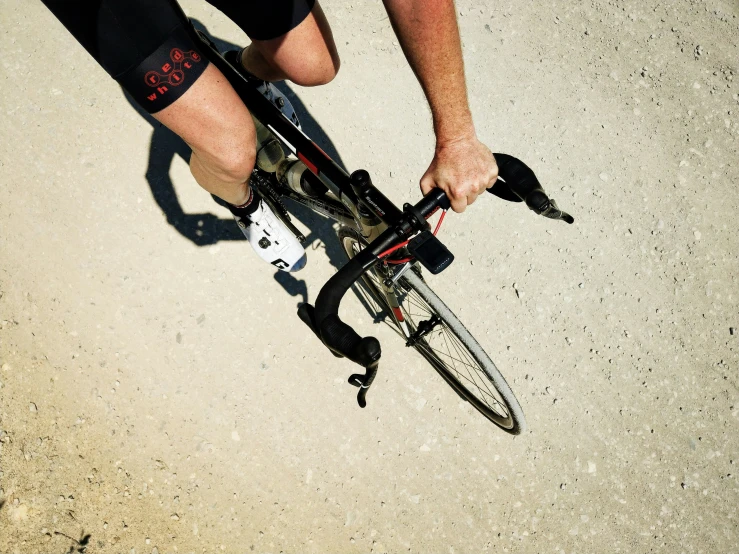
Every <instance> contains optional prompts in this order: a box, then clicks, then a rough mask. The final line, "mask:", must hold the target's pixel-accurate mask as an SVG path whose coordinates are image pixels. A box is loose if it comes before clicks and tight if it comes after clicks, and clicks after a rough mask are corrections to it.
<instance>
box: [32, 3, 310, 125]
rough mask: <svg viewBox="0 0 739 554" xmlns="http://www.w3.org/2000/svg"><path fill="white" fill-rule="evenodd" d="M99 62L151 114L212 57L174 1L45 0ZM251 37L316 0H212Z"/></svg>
mask: <svg viewBox="0 0 739 554" xmlns="http://www.w3.org/2000/svg"><path fill="white" fill-rule="evenodd" d="M42 2H43V3H44V4H45V5H46V7H47V8H49V9H50V10H51V12H52V13H53V14H54V15H55V16H56V17H57V19H59V21H61V22H62V24H63V25H64V26H65V27H66V28H67V29H68V30H69V32H71V33H72V35H74V37H75V38H76V39H77V40H78V41H79V42H80V44H82V46H84V47H85V49H86V50H87V51H88V52H89V53H90V54H91V55H92V57H93V58H95V60H97V62H98V63H99V64H100V65H101V66H102V67H103V69H105V71H107V72H108V74H109V75H110V76H111V77H113V78H114V79H115V80H116V81H118V82H119V83H120V84H121V86H122V87H123V88H124V89H125V90H126V91H127V92H128V93H129V94H130V95H131V96H133V98H134V99H135V100H136V101H137V102H138V103H139V104H141V106H142V107H143V108H144V109H146V110H147V111H148V112H149V113H154V112H158V111H159V110H162V109H164V108H166V107H167V106H169V105H170V104H172V102H174V101H175V100H177V99H178V98H179V97H180V96H182V95H183V94H184V93H185V91H186V90H187V89H188V88H189V87H190V86H192V84H193V83H194V82H195V80H196V79H197V78H198V77H199V76H200V75H201V74H202V73H203V71H205V68H206V67H207V65H208V61H207V60H206V59H205V58H203V56H202V55H201V53H200V51H199V49H198V45H197V42H196V39H193V38H192V37H191V36H190V33H189V32H188V31H187V25H188V23H187V20H186V17H185V15H184V13H183V12H182V10H181V9H180V8H179V5H177V3H176V2H174V1H172V0H42ZM207 2H208V3H209V4H211V5H213V6H215V7H216V8H218V9H219V10H221V11H222V12H223V13H224V14H226V16H228V17H229V18H230V19H231V20H232V21H233V22H234V23H236V24H237V25H238V26H239V27H241V29H243V30H244V32H245V33H246V34H247V35H248V36H249V37H250V38H251V39H252V40H269V39H272V38H277V37H279V36H282V35H284V34H285V33H287V32H288V31H291V30H292V29H294V28H295V27H297V26H298V25H299V24H300V23H301V22H302V21H303V20H304V19H305V18H306V17H307V16H308V14H309V13H310V11H311V9H313V5H314V4H315V0H207Z"/></svg>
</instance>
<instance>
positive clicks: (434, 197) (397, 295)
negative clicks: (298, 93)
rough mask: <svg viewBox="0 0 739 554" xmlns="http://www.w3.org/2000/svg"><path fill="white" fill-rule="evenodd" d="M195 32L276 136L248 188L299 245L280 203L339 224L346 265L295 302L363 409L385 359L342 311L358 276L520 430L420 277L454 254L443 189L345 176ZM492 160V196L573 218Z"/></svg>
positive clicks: (510, 397) (458, 385) (473, 400)
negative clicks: (298, 168) (294, 175)
mask: <svg viewBox="0 0 739 554" xmlns="http://www.w3.org/2000/svg"><path fill="white" fill-rule="evenodd" d="M191 31H192V33H193V35H194V36H195V37H197V38H198V39H199V41H200V43H201V45H202V48H203V53H204V54H205V56H206V57H207V58H208V59H209V61H210V62H211V63H213V64H214V65H215V66H216V67H217V68H218V69H219V70H220V71H221V72H222V73H223V74H224V75H225V76H226V78H227V79H228V80H229V81H230V83H231V84H232V86H233V88H234V89H235V90H236V92H237V94H238V95H239V96H240V97H241V99H242V100H243V102H244V104H245V105H246V106H247V108H248V110H249V111H250V112H251V114H252V116H253V117H254V119H255V121H256V124H257V125H258V135H259V130H260V129H259V125H261V126H263V128H264V129H267V130H268V131H269V133H270V134H271V136H272V137H273V138H274V139H275V140H276V141H279V143H278V144H277V146H275V144H276V143H275V142H272V139H267V142H266V143H265V142H262V143H260V146H261V149H260V150H259V152H258V156H257V167H255V169H254V173H253V174H252V178H251V181H250V184H251V186H253V187H254V188H255V189H256V190H257V192H258V193H259V194H260V195H261V196H262V198H263V199H264V201H266V202H267V203H268V204H269V205H270V207H271V208H272V210H273V212H274V213H275V215H277V216H278V217H279V218H280V219H281V220H282V221H283V222H284V223H285V224H286V225H287V226H288V228H289V229H290V230H291V231H292V232H293V233H294V234H295V235H296V236H297V237H298V239H299V240H300V241H301V242H302V241H304V240H305V237H304V236H303V235H302V233H301V232H300V231H299V230H298V229H297V228H296V227H295V226H294V225H293V224H292V223H291V221H290V214H289V212H288V210H287V208H286V206H285V204H284V202H283V200H284V199H289V200H290V201H293V202H296V203H298V204H300V205H302V206H305V207H306V208H308V209H310V210H313V211H314V212H316V213H318V214H320V215H323V216H325V217H328V218H331V219H333V220H334V221H337V222H338V223H339V224H340V228H339V230H338V239H339V241H340V243H341V246H342V248H343V250H344V252H345V253H346V254H347V258H348V262H347V264H346V265H344V266H343V267H341V268H340V269H339V271H338V272H337V273H336V274H334V276H333V277H331V278H330V279H329V280H328V281H327V282H326V283H325V284H324V285H323V287H322V288H321V290H320V292H319V294H318V297H317V298H316V302H315V306H312V305H310V304H308V303H305V304H302V305H301V306H300V308H299V309H298V317H300V319H301V320H302V321H303V322H304V323H305V324H306V325H308V327H309V328H310V329H311V330H312V331H313V332H314V333H315V335H316V336H317V337H318V338H319V340H321V342H322V343H323V344H324V345H325V346H326V347H327V348H328V349H329V351H330V352H331V353H333V354H334V356H337V357H344V358H347V359H349V360H350V361H352V362H354V363H357V364H359V365H360V366H362V367H363V368H364V369H365V373H364V374H359V373H355V374H353V375H351V376H350V377H349V383H350V384H352V385H354V386H356V387H358V388H359V391H358V393H357V402H358V404H359V406H360V407H362V408H364V407H365V406H366V395H367V392H368V391H369V388H370V386H371V385H372V382H373V381H374V378H375V375H376V373H377V369H378V365H379V361H380V357H381V348H380V343H379V341H378V340H377V339H376V338H374V337H364V338H362V337H361V336H360V335H359V334H357V332H356V331H355V330H354V329H353V328H352V327H350V326H349V325H347V324H346V323H344V322H343V321H342V320H341V318H340V317H339V315H338V313H339V305H340V303H341V300H342V298H343V297H344V295H345V294H346V292H347V291H348V290H349V289H350V288H351V287H352V286H353V285H354V284H355V283H358V282H359V281H361V285H360V286H363V287H364V289H365V291H366V292H367V293H368V294H369V295H370V297H371V298H372V299H374V301H375V303H376V304H377V306H378V309H379V310H380V311H382V312H384V313H383V314H382V315H383V316H384V318H386V319H387V320H388V321H389V323H390V325H391V327H393V328H394V329H395V331H396V332H397V334H398V335H399V336H400V337H401V338H402V339H403V340H404V341H405V345H406V346H407V347H413V348H415V350H417V351H418V352H419V353H420V354H421V355H422V356H423V357H424V358H425V359H426V360H427V361H428V362H429V363H430V365H431V366H432V367H433V368H434V369H435V370H436V371H437V372H438V373H439V374H440V375H441V377H442V378H443V379H444V380H445V381H446V382H447V383H448V384H449V385H450V386H451V387H452V389H454V390H455V391H456V392H457V394H459V396H460V397H462V398H463V399H464V400H466V401H468V402H469V403H470V404H471V405H472V406H474V407H475V408H476V409H477V410H478V411H479V412H480V413H481V414H482V415H484V416H485V417H486V418H487V419H489V420H490V421H491V422H493V423H494V424H495V425H497V426H498V427H500V428H501V429H503V430H504V431H506V432H508V433H511V434H513V435H517V434H519V433H521V432H522V431H523V430H524V429H525V426H526V423H525V419H524V415H523V411H522V410H521V406H520V404H519V402H518V400H517V399H516V397H515V396H514V394H513V392H512V391H511V389H510V387H509V386H508V384H507V383H506V380H505V378H504V377H503V375H502V374H501V373H500V372H499V371H498V369H497V367H496V366H495V364H494V363H493V361H492V360H491V359H490V357H489V356H488V355H487V354H486V353H485V351H484V350H483V349H482V347H481V346H480V345H479V344H478V342H477V341H476V340H475V338H474V337H473V336H472V335H471V334H470V333H469V331H467V329H466V328H465V327H464V325H462V323H461V322H460V321H459V320H458V319H457V317H456V316H455V315H454V313H453V312H452V311H451V310H450V309H449V308H448V307H447V306H446V305H445V304H444V302H443V301H442V300H441V299H440V298H439V297H438V296H437V295H436V293H434V291H433V290H432V289H431V287H430V286H429V285H428V284H427V283H426V280H425V279H424V277H423V272H422V268H424V269H426V270H427V271H429V272H430V273H432V274H437V273H440V272H441V271H442V270H443V269H445V268H446V267H448V266H449V264H450V263H451V262H452V261H453V259H454V256H453V255H452V254H451V253H450V252H449V250H447V248H446V247H445V246H444V245H443V244H442V243H441V242H440V241H439V239H438V238H437V237H436V235H435V233H436V231H438V228H439V226H440V224H441V220H443V216H444V213H446V210H448V209H449V207H450V204H449V200H448V199H447V197H446V195H445V194H444V192H443V191H441V190H438V189H437V190H434V191H432V192H431V193H429V194H428V195H427V196H425V197H423V198H422V199H421V200H420V201H419V202H418V203H416V204H415V205H411V204H405V205H404V206H403V209H402V210H401V209H399V208H398V207H397V206H395V205H394V204H393V203H392V202H391V201H390V200H389V199H387V198H386V197H385V196H384V195H383V194H382V193H381V192H380V191H379V190H377V189H376V188H375V187H374V185H373V184H372V181H371V178H370V176H369V174H368V173H367V172H366V171H365V170H362V169H360V170H357V171H354V172H353V173H351V175H349V174H347V173H346V172H345V171H344V170H343V169H342V168H341V167H340V166H339V165H338V164H336V163H335V162H334V161H333V160H332V159H331V158H330V157H329V156H328V155H327V154H326V153H325V152H323V150H321V149H320V148H319V147H318V146H317V145H316V144H315V143H314V142H313V141H312V140H311V139H310V138H308V137H307V136H306V135H305V134H304V133H303V132H302V130H300V129H299V128H298V127H297V126H296V125H295V124H294V123H293V122H292V121H290V120H289V119H288V118H286V117H285V116H284V115H283V114H282V113H281V111H280V110H279V108H278V107H277V106H275V105H273V104H272V103H271V102H270V101H269V100H267V99H266V98H264V97H263V96H262V95H261V94H260V93H259V92H258V91H257V90H256V89H255V88H254V87H253V85H251V84H250V83H249V82H248V81H247V80H246V79H245V78H244V77H243V76H242V75H241V74H240V73H239V71H237V69H236V68H234V67H233V66H232V65H231V64H229V62H228V61H226V60H225V58H224V57H223V56H222V55H221V53H220V52H219V51H218V49H217V48H216V46H215V44H214V43H213V42H212V41H211V39H210V38H209V37H208V36H207V35H206V34H204V33H202V32H201V31H198V30H196V29H195V28H194V27H192V29H191ZM277 147H279V152H278V151H277ZM283 148H284V149H286V150H287V151H289V152H291V153H292V154H293V155H294V156H295V158H294V162H293V161H291V160H292V159H290V158H287V160H288V161H289V162H290V163H297V162H298V161H300V162H302V163H303V164H304V165H305V167H306V168H307V170H308V173H306V174H305V180H303V178H302V177H301V179H300V181H299V182H298V186H296V184H295V183H294V182H293V183H292V186H291V185H290V183H288V180H287V178H286V177H285V173H284V172H282V171H280V169H279V168H280V167H284V164H282V165H280V164H281V163H282V162H281V161H278V162H275V160H281V158H280V155H281V154H282V157H284V156H285V154H284V151H283ZM260 156H261V160H262V162H263V163H260ZM494 156H495V158H496V160H497V162H498V167H499V173H500V177H499V179H498V181H497V182H496V183H495V185H494V186H493V187H492V188H491V189H489V190H490V192H492V193H493V194H494V195H496V196H498V197H500V198H502V199H505V200H509V201H513V202H521V201H524V202H526V204H527V205H528V207H529V208H530V209H531V210H533V211H534V212H535V213H538V214H540V215H543V216H545V217H548V218H551V219H562V220H564V221H566V222H567V223H572V222H573V218H572V217H571V216H570V215H568V214H566V213H565V212H563V211H561V210H560V209H559V208H558V207H557V205H556V203H555V202H554V201H553V200H551V199H549V197H548V196H547V195H546V193H545V192H544V190H543V188H542V187H541V185H540V184H539V181H538V180H537V178H536V176H535V175H534V173H533V171H531V169H529V168H528V167H527V166H526V165H525V164H524V163H523V162H521V161H520V160H517V159H516V158H513V157H512V156H508V155H505V154H494ZM265 167H266V169H274V171H268V170H266V169H265ZM439 209H441V210H443V211H442V214H441V218H440V221H439V223H438V224H437V227H436V231H435V232H434V233H431V231H430V226H429V224H428V222H427V219H428V218H429V217H431V215H433V214H434V213H435V212H436V211H437V210H439Z"/></svg>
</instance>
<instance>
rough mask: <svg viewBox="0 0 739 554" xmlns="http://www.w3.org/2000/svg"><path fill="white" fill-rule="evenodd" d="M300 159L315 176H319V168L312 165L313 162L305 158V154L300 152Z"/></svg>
mask: <svg viewBox="0 0 739 554" xmlns="http://www.w3.org/2000/svg"><path fill="white" fill-rule="evenodd" d="M298 158H299V159H300V161H301V162H303V163H304V164H305V165H306V167H307V168H308V169H310V170H311V171H312V172H313V175H316V176H318V168H317V167H316V166H315V165H314V164H313V163H311V161H310V160H309V159H308V158H306V157H305V156H303V154H301V153H300V152H298Z"/></svg>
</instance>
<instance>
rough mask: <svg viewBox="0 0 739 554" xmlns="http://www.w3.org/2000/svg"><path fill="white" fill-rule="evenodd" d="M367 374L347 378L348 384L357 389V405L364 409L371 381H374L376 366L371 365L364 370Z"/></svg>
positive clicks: (357, 374) (355, 374) (356, 374)
mask: <svg viewBox="0 0 739 554" xmlns="http://www.w3.org/2000/svg"><path fill="white" fill-rule="evenodd" d="M365 369H366V370H367V372H366V373H365V374H364V375H362V374H361V373H354V374H352V375H351V376H350V377H349V384H350V385H354V386H355V387H359V392H358V393H357V404H359V407H360V408H364V407H365V406H366V405H367V398H366V397H367V392H368V391H369V388H370V385H372V381H374V380H375V376H376V375H377V364H372V365H370V366H368V367H366V368H365Z"/></svg>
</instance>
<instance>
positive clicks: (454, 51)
mask: <svg viewBox="0 0 739 554" xmlns="http://www.w3.org/2000/svg"><path fill="white" fill-rule="evenodd" d="M42 1H43V3H44V4H45V5H46V6H47V7H48V8H49V9H50V10H51V11H52V13H53V14H54V15H55V16H56V17H57V18H58V19H59V20H60V21H61V22H62V23H63V24H64V26H65V27H67V29H68V30H69V31H70V32H71V33H72V34H73V35H74V37H75V38H76V39H77V40H78V41H79V42H80V43H81V44H82V46H84V47H85V49H86V50H87V51H88V52H89V53H90V54H91V55H92V56H93V57H94V58H95V60H97V62H98V63H99V64H100V65H101V66H102V67H103V68H104V69H105V70H106V71H107V72H108V74H110V76H111V77H113V78H114V79H115V80H117V81H118V83H120V85H121V86H122V87H123V88H124V89H125V90H126V91H127V92H128V93H129V94H130V95H131V96H132V97H133V98H134V99H135V100H136V101H137V102H138V103H139V104H140V105H141V106H142V107H143V108H144V109H145V110H146V111H148V112H149V113H151V114H152V116H153V117H154V118H155V119H157V120H158V121H159V122H161V123H162V124H164V125H166V126H167V127H168V128H169V129H171V130H172V131H173V132H175V133H176V134H177V135H179V136H180V137H181V138H182V139H183V140H184V141H185V142H186V143H187V144H188V145H189V146H190V148H191V149H192V156H191V158H190V170H191V171H192V174H193V176H194V178H195V180H196V181H197V182H198V183H199V184H200V186H202V187H203V188H204V189H205V190H206V191H208V192H210V193H211V194H214V195H215V196H218V197H219V198H221V199H222V200H224V201H225V202H226V203H227V204H228V206H229V209H230V210H231V212H232V213H233V215H234V217H235V218H236V219H237V221H242V222H243V223H244V224H245V225H244V226H242V229H243V231H244V234H245V236H246V238H247V239H248V240H249V243H250V244H251V245H252V247H253V248H254V250H255V251H256V252H257V254H258V255H259V256H260V257H261V258H263V259H265V260H266V261H268V262H270V263H273V264H275V265H276V266H277V267H279V268H280V269H283V270H287V271H296V270H298V269H300V268H302V267H303V266H304V265H305V259H306V258H305V252H304V250H303V248H302V246H301V245H300V243H299V242H298V241H297V239H295V237H294V236H293V235H292V233H290V232H289V230H288V229H287V228H286V227H285V226H284V225H283V224H282V222H281V221H280V220H279V219H277V218H276V217H275V216H274V214H272V213H271V211H270V209H269V207H268V206H267V205H266V203H264V202H262V201H261V200H260V199H259V198H257V197H256V195H255V194H253V192H252V190H251V188H250V187H249V177H250V175H251V173H252V170H253V169H254V163H255V154H256V133H255V128H254V123H253V121H252V119H251V117H250V115H249V112H248V111H247V109H246V107H245V106H244V105H243V103H242V102H241V100H240V99H239V97H238V95H237V94H236V92H235V91H234V90H233V88H232V87H231V85H230V84H229V83H228V81H227V80H226V78H225V77H224V76H223V74H222V73H221V72H220V71H219V70H218V69H217V68H216V67H215V66H214V65H212V64H209V63H208V61H207V60H206V59H205V58H204V57H203V56H202V55H201V53H200V51H199V50H198V45H197V39H194V38H193V37H192V36H191V35H190V34H189V32H188V24H187V21H186V18H185V16H184V14H183V13H182V10H181V9H180V8H179V6H178V5H177V4H176V2H174V1H173V0H42ZM207 1H208V3H210V4H211V5H213V6H215V7H216V8H218V9H219V10H221V11H222V12H223V13H224V14H225V15H226V16H228V17H229V18H230V19H232V20H233V21H234V22H235V23H236V24H237V25H238V26H239V27H241V29H243V30H244V32H245V33H246V34H247V35H248V36H249V38H250V39H251V43H250V44H249V46H248V47H246V48H243V49H242V50H239V51H232V52H228V53H227V54H226V55H227V57H230V60H229V61H231V62H232V63H234V65H236V66H237V67H239V68H241V69H242V71H243V73H244V75H246V76H248V78H249V79H250V80H252V81H253V82H254V83H255V85H256V86H257V87H258V88H259V89H260V90H261V92H262V93H263V94H265V96H267V97H268V98H270V99H271V100H273V101H276V103H277V105H279V106H281V109H282V110H283V113H285V114H286V115H287V116H288V117H291V116H293V115H294V112H293V111H292V108H291V106H290V105H289V102H287V99H285V98H284V96H282V94H281V93H280V92H279V91H278V90H277V89H276V88H275V87H274V86H273V85H271V84H270V83H271V82H273V81H279V80H284V79H288V80H290V81H292V82H294V83H296V84H298V85H301V86H316V85H322V84H326V83H328V82H330V81H331V80H332V79H333V78H334V77H335V76H336V73H337V71H338V70H339V55H338V53H337V50H336V45H335V44H334V40H333V37H332V34H331V29H330V27H329V24H328V21H327V20H326V17H325V15H324V13H323V11H322V9H321V7H320V5H319V4H318V2H317V0H207ZM384 4H385V9H386V10H387V13H388V15H389V18H390V21H391V24H392V26H393V29H394V31H395V34H396V35H397V37H398V40H399V42H400V45H401V47H402V49H403V52H404V54H405V56H406V59H407V60H408V62H409V63H410V66H411V68H412V69H413V71H414V73H415V75H416V77H417V78H418V81H419V83H420V84H421V87H422V88H423V91H424V94H425V96H426V99H427V101H428V103H429V106H430V108H431V114H432V118H433V125H434V133H435V135H436V148H435V152H434V157H433V160H432V162H431V164H430V166H429V168H428V169H427V170H426V172H425V174H424V175H423V177H422V178H421V181H420V185H421V189H422V192H423V193H424V194H426V193H428V192H429V191H430V190H431V189H432V188H434V187H438V188H441V189H442V190H444V192H445V193H446V194H447V196H448V197H449V199H450V201H451V205H452V209H453V210H454V211H456V212H463V211H464V209H465V208H466V207H467V206H468V205H470V204H472V203H473V202H474V201H475V198H476V197H477V196H478V195H479V194H481V193H483V192H484V191H485V189H486V188H488V187H489V186H492V184H493V183H494V182H495V180H496V178H497V173H498V169H497V165H496V163H495V160H494V158H493V156H492V154H491V153H490V150H489V149H488V148H487V147H486V146H485V145H483V144H482V143H481V142H480V141H479V140H478V139H477V136H476V133H475V129H474V126H473V123H472V117H471V114H470V109H469V105H468V101H467V91H466V86H465V78H464V67H463V61H462V50H461V44H460V39H459V31H458V28H457V20H456V12H455V6H454V2H453V0H384ZM278 98H280V100H279V101H277V99H278ZM267 237H269V239H270V240H265V239H266V238H267Z"/></svg>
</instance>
